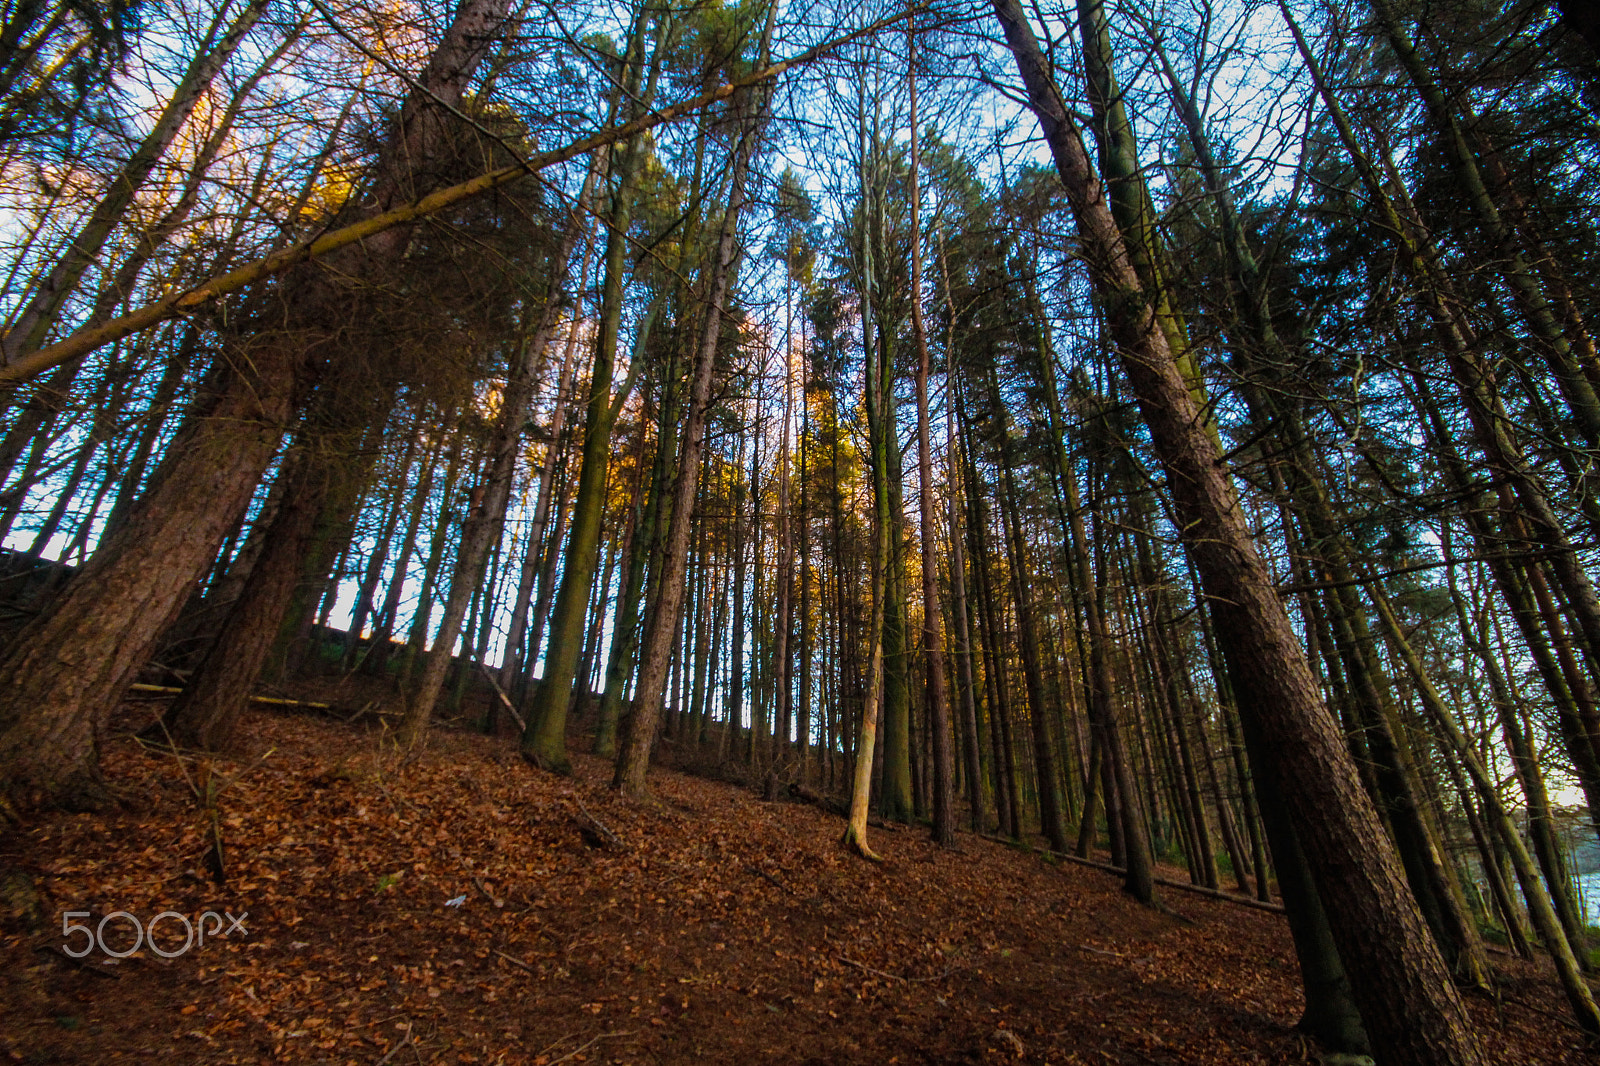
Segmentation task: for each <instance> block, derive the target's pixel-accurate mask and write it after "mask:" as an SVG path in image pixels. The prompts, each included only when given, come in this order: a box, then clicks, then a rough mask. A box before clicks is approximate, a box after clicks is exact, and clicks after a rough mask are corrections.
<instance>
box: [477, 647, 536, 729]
mask: <svg viewBox="0 0 1600 1066" xmlns="http://www.w3.org/2000/svg"><path fill="white" fill-rule="evenodd" d="M478 669H479V670H482V671H483V676H484V679H485V680H486V681H488V682H489V687H490V688H492V689H494V694H495V695H496V696H499V697H500V702H501V703H502V704H504V705H505V709H506V713H507V714H509V715H510V716H511V720H512V721H514V722H516V723H517V728H518V729H520V730H522V731H523V732H524V733H526V732H527V731H528V727H527V725H526V724H525V723H524V722H523V721H522V715H520V714H518V713H517V709H516V708H515V707H513V706H511V700H510V698H509V697H507V696H506V694H505V691H504V690H503V689H501V688H500V682H498V681H496V680H495V679H494V675H493V674H491V673H490V672H489V668H488V667H487V666H485V665H483V664H482V663H479V664H478Z"/></svg>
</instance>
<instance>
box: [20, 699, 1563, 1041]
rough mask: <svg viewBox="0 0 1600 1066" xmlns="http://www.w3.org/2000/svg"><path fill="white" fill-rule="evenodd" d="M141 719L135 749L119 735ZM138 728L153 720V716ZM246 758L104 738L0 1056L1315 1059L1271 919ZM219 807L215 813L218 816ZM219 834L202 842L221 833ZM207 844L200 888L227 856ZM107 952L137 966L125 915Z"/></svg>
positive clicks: (1537, 994)
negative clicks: (98, 789)
mask: <svg viewBox="0 0 1600 1066" xmlns="http://www.w3.org/2000/svg"><path fill="white" fill-rule="evenodd" d="M140 713H141V712H139V711H137V710H130V711H129V712H128V714H127V715H126V716H125V719H126V720H121V721H119V723H118V725H119V727H120V728H123V729H126V728H128V727H130V726H132V725H136V724H139V721H138V715H139V714H140ZM142 713H143V715H144V717H145V718H146V719H147V718H148V717H149V714H150V712H149V710H148V708H146V709H144V710H143V712H142ZM249 730H250V733H251V736H252V741H251V744H252V750H251V752H250V754H249V755H244V756H240V757H238V758H236V759H227V760H215V761H211V762H206V761H198V760H195V759H180V758H178V757H177V756H175V755H173V754H172V753H170V752H162V751H159V750H154V749H150V748H147V747H143V746H141V745H139V744H138V743H137V742H136V741H134V740H132V739H131V738H128V737H122V738H120V739H116V740H113V741H112V742H111V743H110V744H109V746H108V749H107V752H106V758H105V762H106V768H107V771H108V774H109V776H110V778H111V780H112V782H113V783H114V784H115V785H117V786H118V787H120V788H121V789H123V790H124V791H125V792H126V794H127V795H128V796H129V798H130V801H131V802H130V805H129V806H128V807H127V809H125V810H123V811H122V812H120V813H117V814H113V815H111V816H104V815H102V816H91V815H59V816H53V817H48V818H44V819H41V820H39V821H37V822H35V823H33V824H32V825H30V826H29V827H28V828H27V829H26V831H22V832H16V831H14V832H12V833H10V834H9V835H7V836H5V837H0V868H4V867H5V866H7V865H9V866H10V867H11V868H12V869H13V870H16V869H19V868H20V869H21V870H23V871H25V872H27V873H28V874H30V875H32V877H33V880H34V882H35V884H36V885H37V886H38V888H39V890H40V893H41V896H42V898H41V900H40V904H41V906H40V911H39V915H38V920H39V921H40V922H41V923H42V924H39V925H36V926H35V928H34V929H33V930H32V931H29V930H27V929H24V928H21V927H20V926H19V925H18V923H17V922H15V921H13V922H12V925H11V927H10V928H8V929H7V931H6V935H5V937H4V939H3V941H0V966H3V970H4V972H3V977H0V1056H4V1057H8V1058H9V1059H11V1060H12V1061H18V1062H29V1063H106V1062H142V1063H150V1062H161V1063H163V1064H169V1066H179V1064H187V1063H247V1062H249V1063H253V1062H297V1063H362V1064H383V1066H387V1064H406V1063H532V1064H539V1066H553V1064H555V1063H560V1062H591V1063H674V1064H676V1063H699V1062H714V1063H758V1062H777V1063H814V1064H818V1066H821V1064H841V1063H874V1064H884V1063H969V1062H970V1063H979V1062H1002V1061H1003V1062H1049V1063H1060V1064H1066V1063H1084V1064H1104V1063H1112V1064H1145V1063H1159V1064H1191V1063H1194V1064H1201V1063H1219V1064H1220V1063H1228V1064H1246V1063H1273V1064H1280V1063H1303V1062H1316V1061H1318V1059H1317V1050H1316V1048H1315V1047H1313V1046H1312V1045H1310V1044H1309V1043H1308V1042H1307V1041H1305V1040H1304V1039H1303V1038H1301V1037H1300V1036H1299V1035H1298V1034H1296V1033H1295V1031H1294V1030H1293V1028H1292V1026H1293V1024H1294V1021H1295V1019H1296V1018H1297V1016H1298V1012H1299V1010H1300V993H1299V989H1298V978H1297V974H1296V970H1295V966H1294V961H1293V956H1292V954H1291V948H1290V943H1289V938H1288V934H1287V931H1286V929H1285V926H1284V923H1283V919H1282V918H1281V917H1280V916H1277V915H1274V914H1269V913H1264V912H1261V911H1257V910H1252V909H1249V908H1246V907H1242V906H1239V905H1237V904H1234V903H1229V902H1224V901H1214V900H1208V899H1204V898H1201V897H1196V896H1192V895H1189V894H1187V893H1184V892H1178V891H1172V890H1166V891H1165V892H1164V893H1163V899H1164V901H1165V902H1166V904H1167V906H1168V907H1169V908H1170V913H1165V914H1164V913H1159V912H1157V911H1153V910H1149V909H1146V908H1142V907H1139V906H1137V905H1136V904H1134V903H1132V902H1131V901H1130V900H1128V899H1127V898H1126V897H1125V896H1123V895H1122V894H1121V892H1120V891H1119V889H1118V882H1117V881H1116V880H1115V879H1114V878H1113V877H1111V876H1109V875H1107V874H1105V873H1103V872H1100V871H1097V870H1092V869H1085V868H1082V867H1078V866H1071V865H1067V866H1058V865H1053V864H1051V863H1049V862H1047V861H1046V860H1045V859H1044V858H1042V857H1041V856H1039V855H1038V854H1034V853H1029V852H1027V851H1022V850H1017V849H1014V848H1008V847H1005V846H1002V845H999V844H995V843H992V842H990V841H986V840H983V839H979V838H976V837H972V836H963V837H962V839H961V842H960V848H959V850H957V851H955V852H943V851H939V850H938V849H936V848H934V847H932V846H931V845H930V844H929V843H928V842H927V840H926V839H925V833H924V832H923V831H921V830H917V829H905V830H902V831H898V832H895V831H888V830H876V831H875V832H874V834H873V844H874V847H876V848H877V849H879V850H880V852H881V853H882V854H883V855H884V856H885V858H886V859H887V860H888V861H887V862H885V863H884V864H883V865H872V864H869V863H866V862H864V861H862V860H860V859H857V858H854V857H852V856H850V855H848V854H846V853H845V852H844V851H843V850H842V849H841V848H840V846H839V844H838V837H839V833H840V829H841V824H840V822H839V820H838V819H837V818H835V817H833V816H830V815H828V814H826V813H824V812H822V811H820V810H817V809H815V808H812V807H808V806H804V805H800V804H794V803H766V802H762V801H761V800H760V799H759V798H757V797H756V796H754V795H753V794H752V793H750V792H748V791H746V790H743V789H739V788H736V787H733V786H730V785H726V784H720V783H714V782H709V781H706V780H702V779H698V778H693V777H688V776H685V775H682V774H677V773H672V772H666V771H659V772H653V777H652V787H653V788H654V791H655V796H656V798H657V799H656V802H655V803H654V804H651V805H635V804H628V803H624V802H623V801H621V800H620V799H618V798H617V797H616V796H615V795H614V794H612V793H611V792H610V791H609V789H608V788H606V784H607V782H608V781H609V766H607V765H605V764H603V763H602V762H601V761H600V760H597V759H594V758H592V757H588V756H576V757H575V762H576V773H575V775H574V776H573V777H572V778H570V779H559V778H554V777H551V776H548V775H544V774H540V773H537V772H535V771H533V770H531V769H530V768H529V767H528V766H526V765H525V764H524V763H523V762H522V761H521V760H520V759H519V758H518V757H517V755H516V751H515V747H514V745H513V744H512V743H511V742H510V741H508V740H505V739H491V738H486V737H482V736H478V735H474V734H471V733H467V732H462V731H451V730H439V731H437V732H436V734H435V736H434V738H433V740H432V742H431V743H430V745H429V747H428V749H427V750H426V752H425V753H424V754H422V755H420V756H419V757H417V758H415V759H413V760H410V761H407V760H406V759H405V758H404V757H403V755H402V753H401V752H400V751H398V750H397V749H396V748H395V746H394V745H393V743H392V742H391V741H389V740H387V739H385V736H384V735H383V734H382V732H381V731H374V730H373V729H370V728H364V727H357V726H352V725H346V724H342V723H340V722H336V721H332V720H329V719H320V718H311V717H304V716H294V715H288V714H279V713H272V712H263V711H258V712H254V713H253V714H252V717H251V719H250V722H249ZM208 803H209V804H210V807H208ZM213 809H214V812H215V818H214V823H213V813H212V812H213ZM219 836H220V838H221V842H222V862H221V867H222V872H223V873H225V875H226V880H225V881H224V882H223V883H222V884H221V885H219V884H218V883H217V881H216V873H217V865H218V864H217V862H216V857H215V854H214V844H215V838H216V837H219ZM69 911H71V912H82V911H88V912H89V916H87V917H74V918H71V919H68V920H69V921H71V922H72V923H74V924H87V925H89V926H91V927H94V926H98V925H99V924H100V922H101V919H102V918H104V917H105V916H107V915H110V914H112V912H115V911H125V912H128V913H129V914H131V915H133V916H134V917H136V918H138V919H139V920H140V921H141V922H148V921H149V919H150V918H152V917H154V916H155V915H157V914H158V913H161V912H165V911H173V912H177V913H178V914H179V915H183V916H186V917H188V918H190V919H195V918H197V917H198V916H200V915H202V914H203V913H204V912H206V911H212V912H216V913H218V914H231V915H233V916H235V917H240V918H241V919H242V922H243V926H244V930H245V931H244V932H240V931H239V930H237V929H235V930H234V931H233V932H232V935H228V936H223V935H220V932H219V931H218V930H217V929H216V928H213V927H212V926H221V925H223V924H224V923H223V922H222V921H214V922H212V923H209V924H208V936H209V938H208V939H207V940H206V941H205V943H204V944H203V945H201V944H195V943H191V944H190V946H189V949H188V950H187V951H183V952H181V953H180V952H179V949H180V948H181V947H182V946H183V945H184V942H185V938H184V926H183V924H182V922H180V921H179V920H178V919H177V918H175V917H169V918H166V919H164V920H163V922H162V923H160V924H159V926H158V933H157V943H156V945H155V946H156V947H157V948H160V949H161V951H163V952H166V953H167V954H168V955H172V956H173V957H171V958H167V957H163V956H162V955H161V954H159V953H158V952H156V951H153V950H152V949H151V947H150V946H148V945H146V946H144V947H141V948H140V950H138V951H136V952H134V953H133V954H131V955H129V956H128V957H126V958H121V959H116V958H110V957H108V956H107V955H106V954H104V953H103V952H102V950H101V948H100V947H98V946H97V947H95V949H94V950H93V951H92V952H91V953H90V954H89V955H87V956H86V957H85V958H84V959H82V960H81V961H74V960H72V959H69V958H67V957H66V955H65V954H64V949H65V948H73V949H77V948H79V947H81V946H82V944H83V943H84V939H85V934H83V933H81V932H79V933H76V934H73V935H72V936H71V937H70V938H64V937H63V935H62V922H63V915H64V914H65V913H66V912H69ZM103 928H104V932H103V939H104V941H105V945H104V946H105V947H108V948H110V949H111V950H112V951H123V950H125V949H126V948H128V947H129V946H131V945H132V941H133V928H132V925H131V923H130V922H128V920H127V919H125V918H120V917H119V918H113V919H111V920H110V921H109V922H107V923H106V925H105V926H104V927H103ZM1497 962H1498V963H1499V964H1500V965H1501V966H1502V967H1503V970H1504V972H1503V973H1502V978H1503V988H1502V990H1501V995H1500V997H1499V1000H1498V1002H1496V1001H1495V1000H1492V999H1490V998H1488V997H1475V998H1473V999H1472V1000H1471V1006H1472V1009H1473V1011H1474V1013H1475V1014H1476V1016H1477V1020H1478V1024H1479V1030H1480V1032H1481V1034H1482V1036H1483V1039H1484V1041H1485V1043H1486V1045H1488V1049H1489V1053H1490V1061H1492V1062H1494V1063H1497V1064H1508V1066H1509V1064H1524V1063H1526V1064H1535V1063H1577V1062H1592V1061H1594V1056H1593V1055H1592V1054H1590V1053H1589V1052H1587V1051H1586V1050H1585V1047H1586V1044H1585V1041H1584V1040H1583V1039H1582V1037H1581V1034H1579V1033H1577V1032H1576V1031H1575V1030H1574V1029H1573V1028H1572V1027H1571V1026H1570V1025H1568V1024H1567V1023H1566V1022H1565V1021H1564V1020H1563V1013H1564V1007H1563V1002H1562V1000H1561V997H1560V994H1559V992H1558V991H1557V990H1556V988H1555V986H1554V984H1553V982H1552V981H1551V980H1549V979H1548V978H1547V977H1546V976H1545V975H1543V974H1542V973H1540V972H1538V971H1537V970H1536V969H1535V968H1533V967H1530V966H1528V965H1525V964H1520V963H1516V962H1514V961H1513V960H1510V959H1508V958H1506V957H1504V956H1497Z"/></svg>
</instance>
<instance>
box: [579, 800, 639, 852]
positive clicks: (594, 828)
mask: <svg viewBox="0 0 1600 1066" xmlns="http://www.w3.org/2000/svg"><path fill="white" fill-rule="evenodd" d="M578 811H579V812H580V813H579V814H574V815H573V816H572V820H573V821H574V822H576V823H577V825H578V832H580V833H582V834H583V842H584V843H585V844H588V845H589V846H590V847H591V848H617V849H619V850H621V849H623V848H625V847H626V846H627V845H625V844H623V842H622V838H621V837H619V836H617V834H615V833H613V832H612V831H611V827H610V826H608V825H606V823H604V822H602V821H601V820H600V819H598V818H596V817H595V816H594V815H593V814H591V813H590V812H589V808H588V807H585V806H584V805H583V800H578Z"/></svg>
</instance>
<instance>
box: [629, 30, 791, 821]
mask: <svg viewBox="0 0 1600 1066" xmlns="http://www.w3.org/2000/svg"><path fill="white" fill-rule="evenodd" d="M776 10H777V5H776V4H770V5H769V6H768V12H767V23H766V28H765V30H764V31H763V34H762V54H763V56H764V55H765V53H766V49H767V47H768V45H769V44H770V42H771V39H772V25H773V19H774V18H775V13H776ZM768 99H769V98H768V97H767V96H766V94H762V95H761V97H760V99H759V103H757V106H756V110H757V111H758V114H757V115H756V117H755V119H754V121H753V122H746V123H742V124H741V125H742V126H743V130H742V137H741V139H740V142H739V144H738V146H737V147H736V148H735V149H734V159H733V174H732V177H731V179H730V180H729V185H728V205H727V207H726V208H725V209H724V213H723V218H722V232H721V234H720V236H719V237H718V240H717V252H716V259H715V260H714V261H713V264H712V271H711V279H710V286H709V291H708V292H707V294H706V317H705V323H704V325H703V327H702V332H701V335H700V344H699V347H698V349H697V350H696V352H695V362H694V366H693V369H692V370H691V371H690V386H689V410H688V417H687V419H686V421H685V423H684V427H683V448H682V451H681V453H680V455H679V457H678V470H677V477H676V478H675V480H674V483H673V489H672V500H671V511H672V513H671V517H670V519H669V524H668V527H667V536H666V540H665V543H664V545H663V550H662V555H661V577H660V581H659V585H658V591H657V598H656V601H655V602H654V603H652V604H651V605H650V610H649V615H648V617H647V619H646V622H645V638H644V644H643V646H642V648H641V651H640V656H639V678H638V684H637V686H636V687H635V692H634V705H633V714H632V716H630V717H629V719H628V722H627V728H626V731H625V733H624V736H623V742H622V746H621V748H620V749H619V750H618V752H617V767H616V773H615V775H614V776H613V778H612V785H613V787H615V788H618V789H621V790H622V792H623V794H624V795H626V796H629V797H631V798H635V799H640V798H643V797H645V796H647V795H648V794H649V786H648V785H647V783H646V781H645V774H646V771H647V770H648V769H649V767H650V751H651V748H652V747H653V745H654V744H655V735H656V727H657V724H658V722H659V721H660V717H661V707H662V699H663V696H664V694H665V685H666V680H667V667H668V665H669V661H670V658H671V655H672V651H673V635H674V633H675V632H676V631H677V629H678V620H679V616H680V615H681V614H682V611H683V590H684V579H685V576H686V573H687V564H688V559H687V554H688V549H689V533H690V530H691V528H692V525H693V522H694V512H695V503H696V500H697V499H698V495H699V492H698V490H699V484H700V467H701V457H702V454H703V451H704V448H705V435H706V423H707V420H708V418H709V416H710V404H711V378H712V372H713V371H714V370H715V369H716V356H717V348H718V342H719V341H720V340H721V338H722V330H723V316H724V314H725V313H726V303H727V298H728V292H729V290H730V288H731V284H732V276H733V274H734V260H735V257H736V255H737V253H738V237H739V220H740V215H741V213H742V212H743V210H744V202H745V195H746V190H745V184H746V180H747V175H748V173H749V169H750V160H751V157H752V156H753V154H754V152H755V148H756V144H757V142H758V141H759V140H760V137H761V133H762V130H763V128H764V126H765V124H766V117H767V111H766V108H767V100H768ZM735 106H736V107H737V106H738V104H737V103H736V104H735ZM747 106H748V104H747ZM786 369H787V368H786ZM780 624H783V620H781V619H780Z"/></svg>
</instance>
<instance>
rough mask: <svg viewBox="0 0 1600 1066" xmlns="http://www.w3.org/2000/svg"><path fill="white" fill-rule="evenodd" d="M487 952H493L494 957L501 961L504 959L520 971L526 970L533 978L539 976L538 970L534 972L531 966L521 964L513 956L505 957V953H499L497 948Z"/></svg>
mask: <svg viewBox="0 0 1600 1066" xmlns="http://www.w3.org/2000/svg"><path fill="white" fill-rule="evenodd" d="M489 950H490V951H492V952H494V953H495V954H496V955H498V956H500V957H501V958H502V959H505V960H506V961H507V962H509V963H510V964H511V965H513V966H516V967H519V968H520V969H523V970H526V971H528V972H529V973H531V974H533V976H535V977H538V976H539V971H538V970H535V969H534V968H533V967H532V966H529V965H528V964H527V963H525V962H523V961H522V960H521V959H519V958H517V957H516V956H515V955H507V954H506V953H505V952H503V951H501V950H500V949H499V948H490V949H489Z"/></svg>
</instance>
